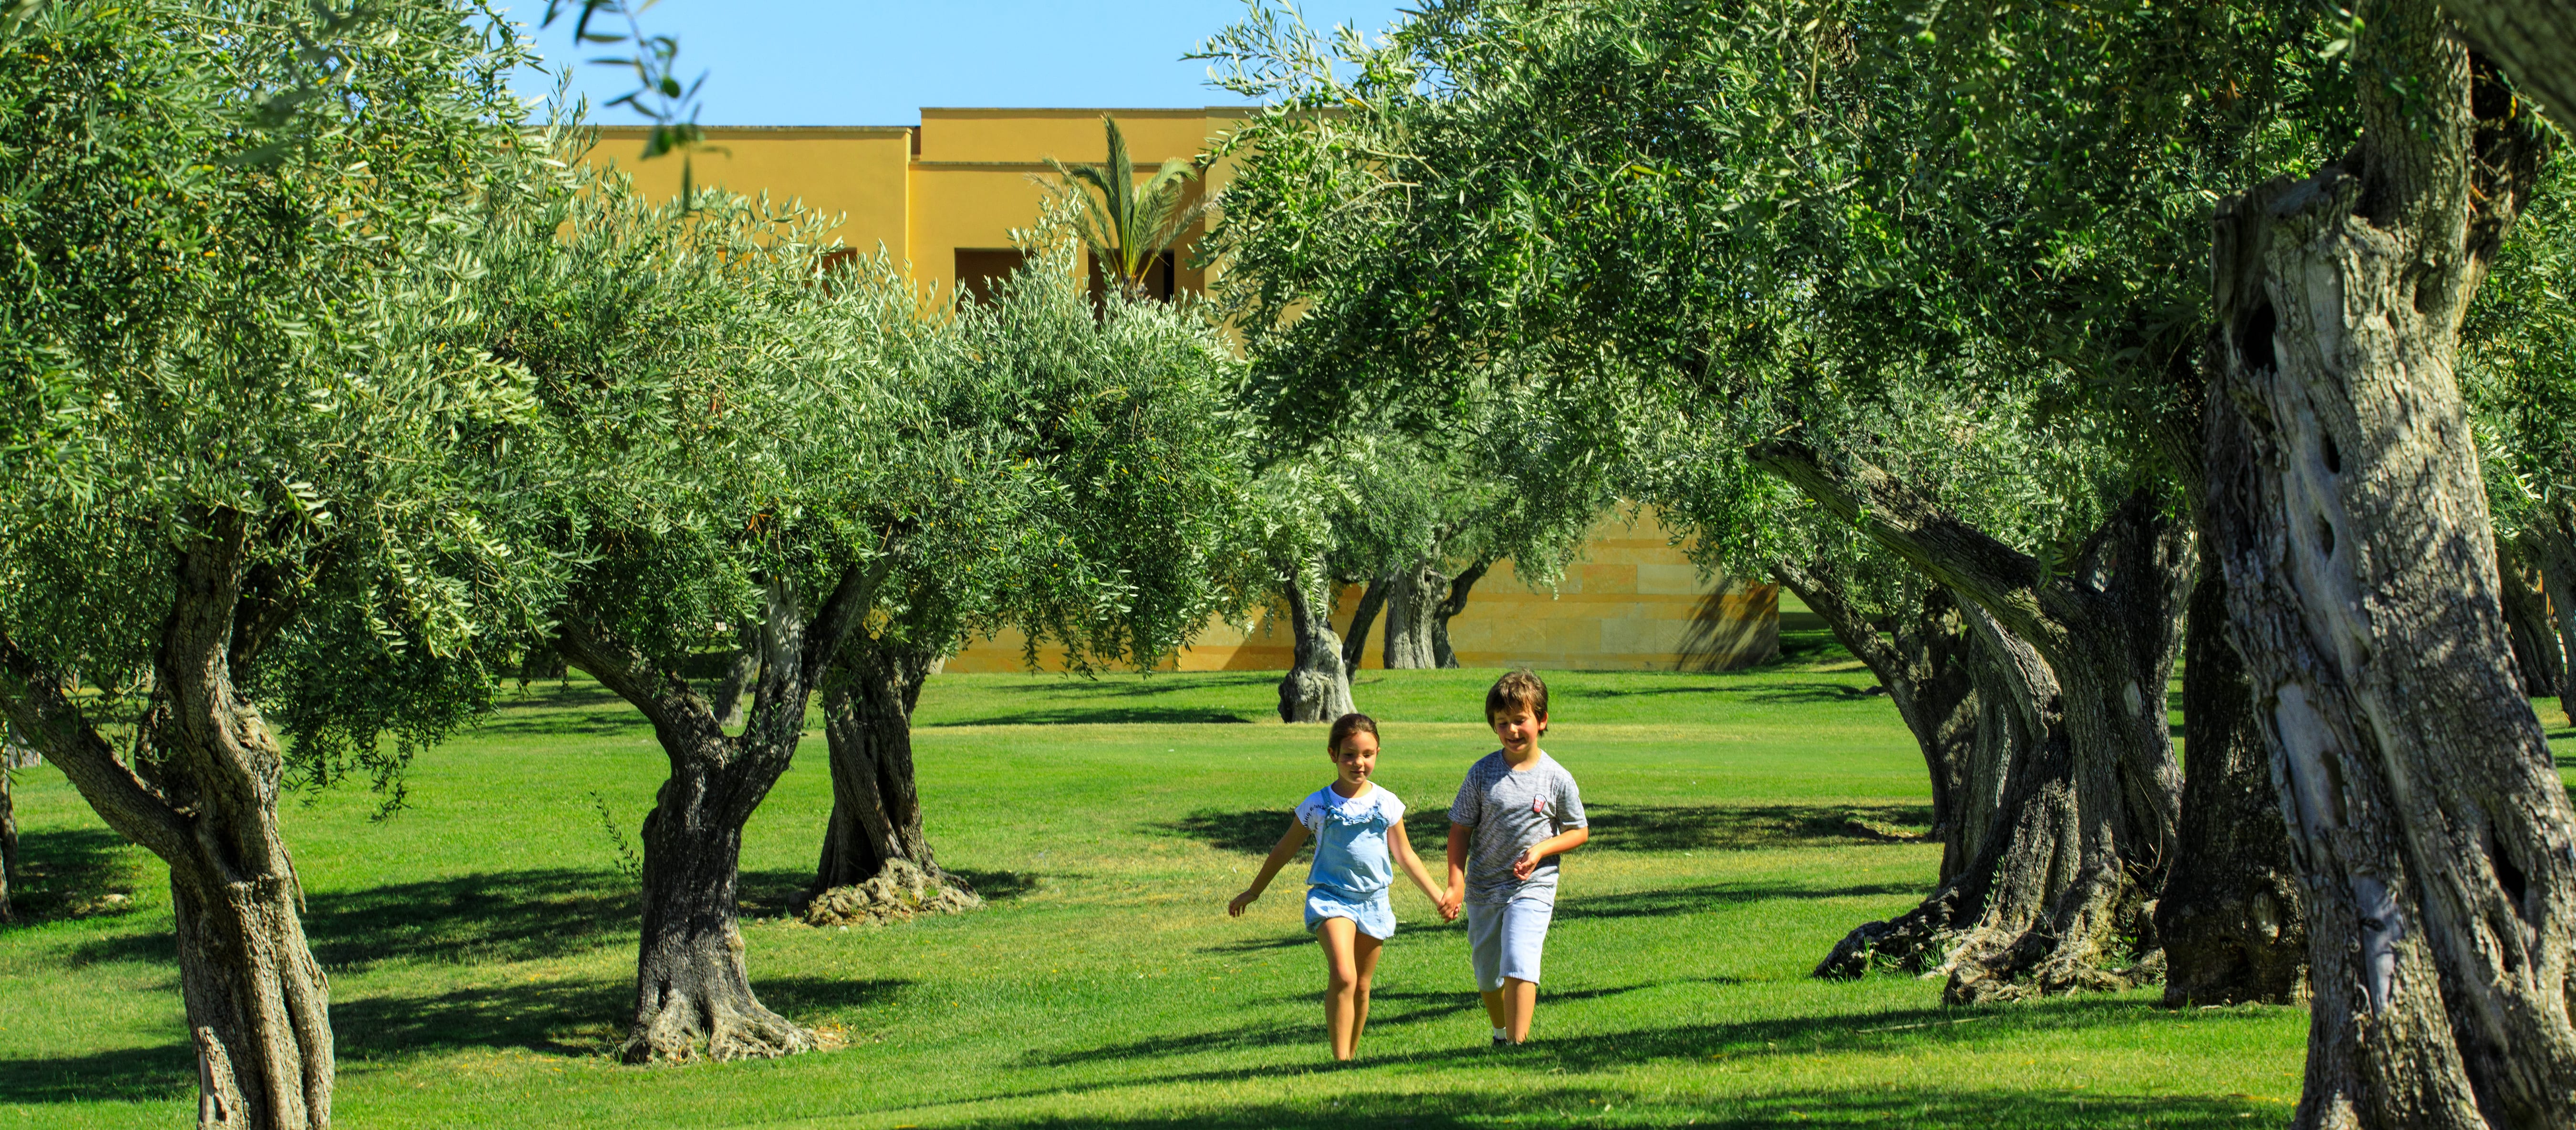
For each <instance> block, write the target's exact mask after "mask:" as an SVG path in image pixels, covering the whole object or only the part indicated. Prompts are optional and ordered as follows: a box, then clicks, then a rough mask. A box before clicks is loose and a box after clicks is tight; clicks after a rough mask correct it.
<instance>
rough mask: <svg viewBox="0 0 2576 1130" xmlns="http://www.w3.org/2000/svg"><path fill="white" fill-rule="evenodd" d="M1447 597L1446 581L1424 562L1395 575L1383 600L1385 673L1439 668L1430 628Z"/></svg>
mask: <svg viewBox="0 0 2576 1130" xmlns="http://www.w3.org/2000/svg"><path fill="white" fill-rule="evenodd" d="M1448 595H1449V578H1448V577H1447V576H1445V575H1443V574H1442V573H1441V572H1440V571H1439V570H1437V569H1434V568H1432V567H1431V565H1430V563H1428V562H1425V563H1423V564H1420V565H1416V566H1414V567H1413V568H1411V569H1408V570H1405V571H1403V572H1400V573H1397V574H1396V575H1395V583H1394V584H1393V585H1390V586H1388V589H1387V596H1386V650H1385V653H1384V654H1385V656H1386V669H1387V670H1389V671H1421V670H1426V669H1429V668H1433V667H1438V666H1439V665H1440V656H1439V652H1438V651H1437V650H1435V649H1434V648H1433V647H1432V644H1431V625H1432V623H1433V622H1434V620H1435V619H1436V617H1437V615H1438V613H1439V609H1440V602H1441V601H1442V600H1443V599H1445V598H1446V597H1448Z"/></svg>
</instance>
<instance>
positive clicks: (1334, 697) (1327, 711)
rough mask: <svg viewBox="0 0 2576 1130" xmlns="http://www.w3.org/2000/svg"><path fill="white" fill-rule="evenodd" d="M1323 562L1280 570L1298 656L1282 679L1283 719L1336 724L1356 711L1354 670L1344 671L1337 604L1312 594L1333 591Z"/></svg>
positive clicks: (1345, 669) (1280, 705) (1281, 703)
mask: <svg viewBox="0 0 2576 1130" xmlns="http://www.w3.org/2000/svg"><path fill="white" fill-rule="evenodd" d="M1321 564H1322V563H1321V562H1314V563H1308V562H1299V563H1297V564H1296V565H1293V566H1291V567H1289V568H1287V569H1283V570H1281V571H1280V582H1279V590H1280V595H1281V596H1283V597H1285V598H1286V599H1287V601H1288V628H1289V631H1290V633H1291V634H1292V635H1293V637H1294V638H1295V640H1296V648H1297V654H1296V657H1295V660H1294V663H1293V665H1292V666H1290V667H1289V668H1288V673H1287V674H1286V675H1285V676H1282V677H1281V678H1280V680H1279V720H1280V721H1282V722H1330V721H1332V720H1333V719H1336V718H1339V717H1341V716H1342V715H1345V714H1348V713H1350V712H1351V710H1352V706H1351V676H1350V669H1349V668H1347V667H1344V666H1342V641H1341V637H1339V636H1336V635H1334V634H1333V621H1332V605H1331V604H1330V603H1318V602H1317V601H1315V600H1313V599H1310V598H1309V597H1308V595H1307V589H1308V586H1310V585H1314V586H1318V591H1323V592H1328V591H1329V590H1330V587H1331V586H1330V583H1329V582H1327V581H1324V580H1323V578H1324V576H1325V575H1326V574H1325V573H1324V571H1323V569H1322V567H1321Z"/></svg>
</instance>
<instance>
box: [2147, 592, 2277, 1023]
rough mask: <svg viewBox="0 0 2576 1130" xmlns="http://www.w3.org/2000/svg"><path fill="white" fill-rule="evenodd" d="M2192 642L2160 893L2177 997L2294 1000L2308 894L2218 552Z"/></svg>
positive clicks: (2168, 991) (2169, 996)
mask: <svg viewBox="0 0 2576 1130" xmlns="http://www.w3.org/2000/svg"><path fill="white" fill-rule="evenodd" d="M2184 652H2185V654H2184V659H2183V672H2182V699H2183V703H2182V726H2183V753H2184V757H2185V762H2186V765H2187V771H2186V772H2185V774H2184V776H2183V786H2182V829H2181V835H2180V843H2181V855H2180V857H2179V858H2177V859H2176V860H2175V862H2174V871H2173V877H2172V878H2171V879H2170V880H2168V881H2167V882H2166V883H2165V889H2164V897H2163V898H2162V899H2160V900H2158V901H2157V903H2156V936H2157V937H2158V938H2159V939H2161V940H2162V941H2163V942H2164V948H2165V1003H2166V1004H2169V1005H2174V1006H2181V1005H2187V1004H2239V1003H2244V1002H2248V1001H2263V1002H2269V1003H2274V1004H2288V1003H2292V1002H2295V1001H2298V1000H2300V999H2302V998H2304V997H2306V996H2307V988H2308V987H2307V977H2308V916H2307V900H2306V898H2305V897H2304V896H2303V895H2302V894H2301V893H2300V892H2301V888H2300V879H2299V871H2298V866H2297V864H2296V862H2295V861H2293V860H2292V859H2291V857H2290V833H2289V829H2287V828H2284V827H2283V826H2282V825H2281V792H2280V790H2279V789H2278V788H2276V787H2274V785H2273V783H2272V756H2271V754H2270V752H2269V751H2267V750H2265V749H2264V747H2263V735H2262V731H2261V730H2260V729H2259V728H2258V727H2257V725H2256V722H2255V718H2254V700H2253V698H2252V696H2251V695H2250V694H2249V693H2248V691H2247V688H2246V685H2245V663H2244V661H2243V660H2242V659H2239V658H2238V657H2237V655H2236V649H2235V648H2234V647H2233V646H2231V645H2229V644H2228V642H2227V578H2226V575H2225V574H2224V573H2221V572H2220V571H2219V569H2218V565H2217V562H2215V561H2207V562H2204V563H2203V565H2202V566H2201V571H2200V582H2199V583H2198V584H2197V585H2195V586H2193V588H2192V594H2191V614H2190V619H2189V621H2188V623H2187V626H2186V628H2185V643H2184Z"/></svg>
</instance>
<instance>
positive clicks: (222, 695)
mask: <svg viewBox="0 0 2576 1130" xmlns="http://www.w3.org/2000/svg"><path fill="white" fill-rule="evenodd" d="M191 525H192V526H193V527H194V528H196V529H199V530H202V531H204V533H202V534H200V535H198V536H197V537H196V538H195V540H193V541H191V542H190V543H189V544H188V545H187V546H186V547H184V548H183V549H182V550H181V551H180V552H179V555H178V560H177V563H176V570H175V576H174V578H173V579H174V582H175V583H174V584H173V586H172V591H171V605H170V615H169V618H168V619H167V620H166V621H165V622H164V624H163V627H162V631H161V644H160V649H159V652H158V654H157V655H156V656H155V657H154V660H153V667H154V683H153V686H154V691H153V701H152V706H151V708H150V709H149V710H148V711H147V713H146V715H145V717H144V720H143V721H142V723H141V724H140V729H141V732H142V736H141V738H140V739H139V740H138V742H137V746H136V753H135V757H134V760H135V763H136V766H135V768H129V767H128V766H127V765H126V764H125V763H124V762H121V761H119V760H118V759H117V757H116V756H115V754H114V752H113V751H112V750H111V749H110V747H109V746H108V744H107V742H106V740H105V739H104V738H102V737H101V736H100V734H99V731H98V729H97V726H96V725H95V724H94V723H93V722H92V720H91V719H89V718H88V717H86V716H85V715H84V714H83V713H82V711H81V709H80V707H79V705H78V704H77V702H76V700H75V698H74V696H73V687H72V684H71V679H70V678H69V677H68V676H67V675H66V674H65V673H64V672H62V671H59V670H49V669H46V668H45V667H43V666H42V665H40V664H39V663H37V662H36V661H35V660H34V659H33V658H32V657H30V656H28V655H26V654H25V653H24V652H21V651H20V650H18V648H17V647H16V646H15V645H14V644H12V643H11V642H10V641H8V640H7V639H6V638H0V705H5V706H6V707H7V709H8V711H9V715H10V719H11V721H13V722H14V723H16V725H17V727H18V729H19V731H20V732H21V733H22V734H24V735H25V736H26V737H27V739H28V740H29V741H30V742H31V743H33V744H34V745H35V746H36V747H37V749H38V750H40V751H41V752H42V753H43V754H44V755H45V756H46V757H47V758H48V759H50V760H52V761H53V762H54V764H56V765H58V766H60V767H61V768H62V770H63V775H64V776H66V777H68V778H70V779H71V782H72V784H73V785H74V786H75V787H77V788H78V789H79V790H80V792H81V795H82V797H83V798H85V799H87V800H88V801H89V803H90V805H91V807H93V808H95V809H97V810H98V813H99V816H100V817H101V818H103V819H105V820H106V821H107V823H108V825H109V826H110V827H112V828H115V829H116V830H117V831H118V832H119V833H121V834H123V835H124V836H125V837H126V838H128V839H130V840H133V841H134V842H135V843H138V844H141V845H142V846H143V847H145V848H146V849H148V850H150V851H151V852H152V853H153V854H154V855H157V856H160V857H161V858H162V860H163V861H165V862H167V863H168V864H169V865H170V894H171V905H172V908H173V911H174V916H175V917H176V919H177V927H178V928H177V933H178V942H179V992H180V997H181V999H182V1000H183V1001H184V1002H185V1003H186V1006H187V1017H188V1029H189V1036H190V1042H191V1043H192V1044H193V1045H194V1046H195V1048H196V1052H197V1083H198V1099H197V1121H198V1125H200V1126H209V1127H212V1126H222V1127H250V1128H256V1130H288V1128H292V1130H308V1128H314V1127H323V1126H328V1125H330V1122H331V1087H332V1081H333V1075H334V1067H333V1062H332V1050H331V1021H330V990H329V985H328V982H327V981H326V979H325V978H324V977H323V974H322V968H321V966H320V965H318V964H316V963H315V962H314V960H313V953H312V950H311V948H310V947H309V946H307V945H306V944H305V940H304V926H303V921H302V919H301V918H300V917H299V914H298V911H299V910H300V907H301V903H302V900H303V892H302V888H301V886H300V884H299V882H298V880H297V879H296V875H295V864H294V861H293V859H292V858H290V857H289V856H288V854H287V849H286V842H285V841H284V840H283V839H282V838H280V836H279V834H278V827H277V799H278V792H279V778H280V773H281V771H282V769H283V761H282V759H281V758H280V756H279V751H278V746H277V742H276V740H275V738H274V737H272V736H271V735H270V733H269V731H268V727H267V725H266V724H265V723H263V722H262V721H261V719H260V715H259V711H258V710H257V709H256V708H255V707H253V706H252V705H251V704H250V703H249V702H248V701H247V700H246V699H244V698H243V697H242V695H241V693H240V691H239V689H238V688H237V687H236V686H235V685H234V683H233V672H234V671H235V670H236V669H239V668H241V667H243V666H245V665H247V664H248V663H249V662H250V660H251V658H252V657H253V656H254V655H256V654H257V652H258V651H259V649H260V648H261V647H263V646H264V645H265V644H266V643H267V642H268V640H269V638H270V637H272V636H273V635H274V634H275V633H276V632H277V631H278V630H280V629H281V628H282V627H283V626H284V624H285V623H286V622H287V620H288V619H289V617H290V609H289V606H287V605H286V604H284V603H282V602H281V600H280V598H278V597H277V595H276V594H278V593H281V592H283V591H285V590H286V589H288V588H290V587H291V586H288V585H285V584H282V583H278V578H277V577H276V576H273V575H271V574H270V573H269V572H268V571H267V568H266V567H264V566H254V565H253V556H254V554H253V539H254V536H255V535H254V534H253V532H252V530H251V523H250V521H249V519H248V518H247V517H246V516H244V515H242V514H240V513H237V512H234V511H230V510H221V511H213V512H209V513H206V514H203V515H201V516H200V518H199V520H198V521H196V522H193V523H191ZM138 768H139V769H141V770H142V773H140V774H138V772H137V771H136V770H137V769H138Z"/></svg>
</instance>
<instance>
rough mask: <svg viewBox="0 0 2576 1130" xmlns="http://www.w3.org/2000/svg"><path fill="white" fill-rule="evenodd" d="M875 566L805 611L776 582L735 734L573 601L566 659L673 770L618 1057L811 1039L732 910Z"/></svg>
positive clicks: (736, 1054) (864, 601) (662, 798)
mask: <svg viewBox="0 0 2576 1130" xmlns="http://www.w3.org/2000/svg"><path fill="white" fill-rule="evenodd" d="M873 568H874V571H873V572H870V573H865V574H863V573H862V572H861V571H860V570H858V569H855V568H854V569H851V570H849V571H847V572H845V573H844V574H843V575H842V577H841V579H840V582H839V584H838V585H837V586H836V587H835V589H834V591H833V592H832V593H831V594H830V596H829V597H827V598H826V599H825V601H824V602H823V603H822V605H821V607H820V608H818V609H813V610H810V611H809V610H808V609H807V608H806V607H805V606H804V604H803V603H802V601H801V599H800V597H799V594H798V593H797V592H796V589H795V586H794V585H793V584H792V583H790V582H788V581H786V580H784V579H777V580H773V581H772V582H771V585H770V593H769V618H768V622H767V623H766V624H765V625H763V627H762V655H761V672H760V679H759V684H758V688H757V690H756V692H755V695H754V698H753V702H752V707H751V718H750V721H749V723H748V724H747V725H745V726H744V728H743V732H742V733H741V734H740V735H739V736H735V737H728V736H726V735H725V732H724V730H723V728H722V727H720V726H718V725H717V724H716V713H715V709H714V707H713V705H712V704H710V703H708V702H707V700H706V699H704V698H702V697H700V696H699V695H698V693H697V691H696V690H695V689H694V688H693V687H692V686H691V685H690V683H689V681H688V679H687V678H685V677H684V676H683V675H682V673H681V672H679V671H677V670H671V669H667V668H663V667H661V666H658V665H656V664H655V663H654V662H653V661H652V660H650V659H648V658H647V657H646V656H645V655H644V653H643V652H642V651H640V650H638V649H637V648H635V647H634V646H633V645H632V644H629V643H627V642H626V641H624V640H622V639H620V638H618V637H617V636H616V635H615V634H614V633H612V632H610V631H609V630H607V629H605V628H603V627H601V626H600V625H599V623H598V622H597V620H596V619H594V617H593V616H592V614H591V609H590V606H589V605H588V603H587V602H586V601H585V599H584V597H583V595H582V594H580V593H578V592H576V593H575V594H574V597H573V599H572V601H571V602H569V605H568V609H567V614H566V615H565V617H564V620H563V627H562V635H561V646H562V648H563V651H564V655H565V656H566V657H567V658H569V659H570V660H571V661H572V662H573V663H574V664H575V665H576V666H579V667H581V668H582V669H583V670H586V671H588V672H590V674H591V675H592V676H593V677H594V678H597V679H598V680H599V681H600V682H601V683H602V684H603V685H605V686H607V687H608V688H609V689H611V690H613V691H616V692H617V694H618V696H619V697H621V698H624V699H626V700H627V701H628V702H629V703H632V704H633V705H634V706H635V707H636V709H638V710H640V711H642V712H643V714H644V716H645V717H646V718H647V719H649V720H651V721H652V723H653V730H654V736H655V737H656V738H657V739H659V740H660V742H661V745H662V752H663V754H664V756H665V757H666V758H667V759H668V760H669V762H670V766H671V775H670V778H669V779H668V780H666V781H664V782H663V783H662V788H661V792H660V793H659V795H658V797H657V798H656V800H655V802H654V805H653V811H652V812H651V813H650V814H648V815H646V816H645V818H644V835H643V841H644V891H643V896H644V924H643V941H642V944H641V946H640V947H639V950H638V953H637V957H636V973H635V1015H634V1019H633V1021H632V1023H631V1025H630V1026H629V1028H628V1031H627V1038H626V1044H625V1047H624V1048H623V1049H622V1053H621V1054H622V1055H623V1057H624V1058H625V1060H626V1061H627V1062H629V1063H644V1062H649V1061H653V1060H664V1059H667V1060H687V1059H691V1058H694V1057H696V1056H697V1055H699V1054H701V1053H702V1052H703V1054H705V1055H706V1056H708V1057H709V1058H713V1059H718V1060H728V1059H744V1058H756V1057H766V1056H779V1055H789V1054H793V1053H795V1052H801V1051H807V1050H810V1049H812V1048H813V1046H814V1041H813V1035H812V1033H809V1032H807V1031H806V1030H805V1029H803V1028H801V1027H799V1026H797V1025H796V1024H794V1023H793V1022H790V1021H789V1020H787V1019H786V1018H785V1017H782V1016H779V1015H778V1014H777V1013H774V1012H771V1011H770V1010H769V1009H768V1008H766V1007H764V1006H763V1005H762V1004H761V1003H760V1001H759V999H758V998H757V997H755V996H753V994H752V991H751V982H750V978H749V976H748V974H747V973H746V972H745V971H744V966H743V939H742V931H741V929H740V927H739V926H738V924H737V921H736V915H737V910H736V906H735V887H736V884H737V882H738V880H739V878H740V874H741V862H742V829H743V825H744V824H745V823H747V822H748V821H749V820H750V819H751V814H752V812H753V811H754V810H756V809H757V808H759V806H760V802H761V801H762V800H763V799H764V798H766V797H767V796H768V795H769V790H770V787H771V786H773V785H775V784H777V782H778V778H779V777H780V775H782V774H784V773H785V772H786V771H787V766H788V764H789V762H790V760H791V759H793V758H794V756H795V753H796V744H797V740H798V738H799V737H801V736H802V734H803V732H804V727H805V704H806V702H807V700H808V699H809V698H810V697H811V688H812V685H813V677H814V675H815V674H816V673H817V672H819V671H820V670H821V668H822V665H823V661H824V659H825V657H828V656H830V655H832V654H833V653H835V652H836V651H837V650H838V649H839V647H840V644H841V642H842V641H843V640H845V639H847V638H848V637H849V634H850V632H851V631H852V629H853V628H854V627H855V626H856V625H857V623H858V619H859V616H860V615H861V614H862V613H863V612H864V611H865V610H866V608H867V607H868V604H869V602H870V600H871V595H872V593H873V591H874V588H875V586H876V583H877V581H878V580H879V579H880V578H882V576H883V569H884V568H885V562H884V561H883V560H881V561H880V562H878V563H877V565H875V566H874V567H873Z"/></svg>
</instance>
